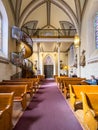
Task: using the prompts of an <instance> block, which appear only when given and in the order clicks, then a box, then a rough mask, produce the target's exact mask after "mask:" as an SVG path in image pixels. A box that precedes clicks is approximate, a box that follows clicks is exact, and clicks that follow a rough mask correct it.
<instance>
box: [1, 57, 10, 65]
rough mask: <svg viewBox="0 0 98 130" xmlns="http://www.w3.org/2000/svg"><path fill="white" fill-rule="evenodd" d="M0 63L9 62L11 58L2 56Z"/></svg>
mask: <svg viewBox="0 0 98 130" xmlns="http://www.w3.org/2000/svg"><path fill="white" fill-rule="evenodd" d="M0 63H4V64H9V63H10V60H8V59H6V58H4V57H1V56H0Z"/></svg>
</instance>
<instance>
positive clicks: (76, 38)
mask: <svg viewBox="0 0 98 130" xmlns="http://www.w3.org/2000/svg"><path fill="white" fill-rule="evenodd" d="M79 45H80V38H79V35H78V34H76V35H75V37H74V46H75V47H76V48H78V47H79Z"/></svg>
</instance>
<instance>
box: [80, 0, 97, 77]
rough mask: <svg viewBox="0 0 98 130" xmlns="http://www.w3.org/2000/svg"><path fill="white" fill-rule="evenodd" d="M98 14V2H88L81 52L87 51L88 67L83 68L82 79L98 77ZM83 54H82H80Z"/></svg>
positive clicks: (83, 23)
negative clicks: (97, 32) (96, 29)
mask: <svg viewBox="0 0 98 130" xmlns="http://www.w3.org/2000/svg"><path fill="white" fill-rule="evenodd" d="M96 12H98V0H92V1H90V0H88V4H87V7H86V10H85V13H84V15H83V20H82V29H81V51H82V50H83V49H84V50H86V53H85V54H86V66H85V67H81V77H86V78H89V77H90V75H95V76H96V77H98V62H95V60H98V50H96V49H95V35H94V19H95V15H96ZM80 53H81V52H80Z"/></svg>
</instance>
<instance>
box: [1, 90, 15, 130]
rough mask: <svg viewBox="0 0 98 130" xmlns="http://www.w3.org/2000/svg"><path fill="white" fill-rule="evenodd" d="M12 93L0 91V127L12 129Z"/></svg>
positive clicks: (5, 129)
mask: <svg viewBox="0 0 98 130" xmlns="http://www.w3.org/2000/svg"><path fill="white" fill-rule="evenodd" d="M13 96H14V93H13V92H12V93H0V129H1V130H12V107H13Z"/></svg>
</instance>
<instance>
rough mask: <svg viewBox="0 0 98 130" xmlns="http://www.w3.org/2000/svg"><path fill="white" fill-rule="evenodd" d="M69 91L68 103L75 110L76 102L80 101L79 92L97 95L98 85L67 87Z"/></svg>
mask: <svg viewBox="0 0 98 130" xmlns="http://www.w3.org/2000/svg"><path fill="white" fill-rule="evenodd" d="M69 89H70V103H71V105H72V107H73V109H75V103H76V101H81V100H82V98H81V94H80V93H81V91H82V92H85V93H97V92H98V85H69Z"/></svg>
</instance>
